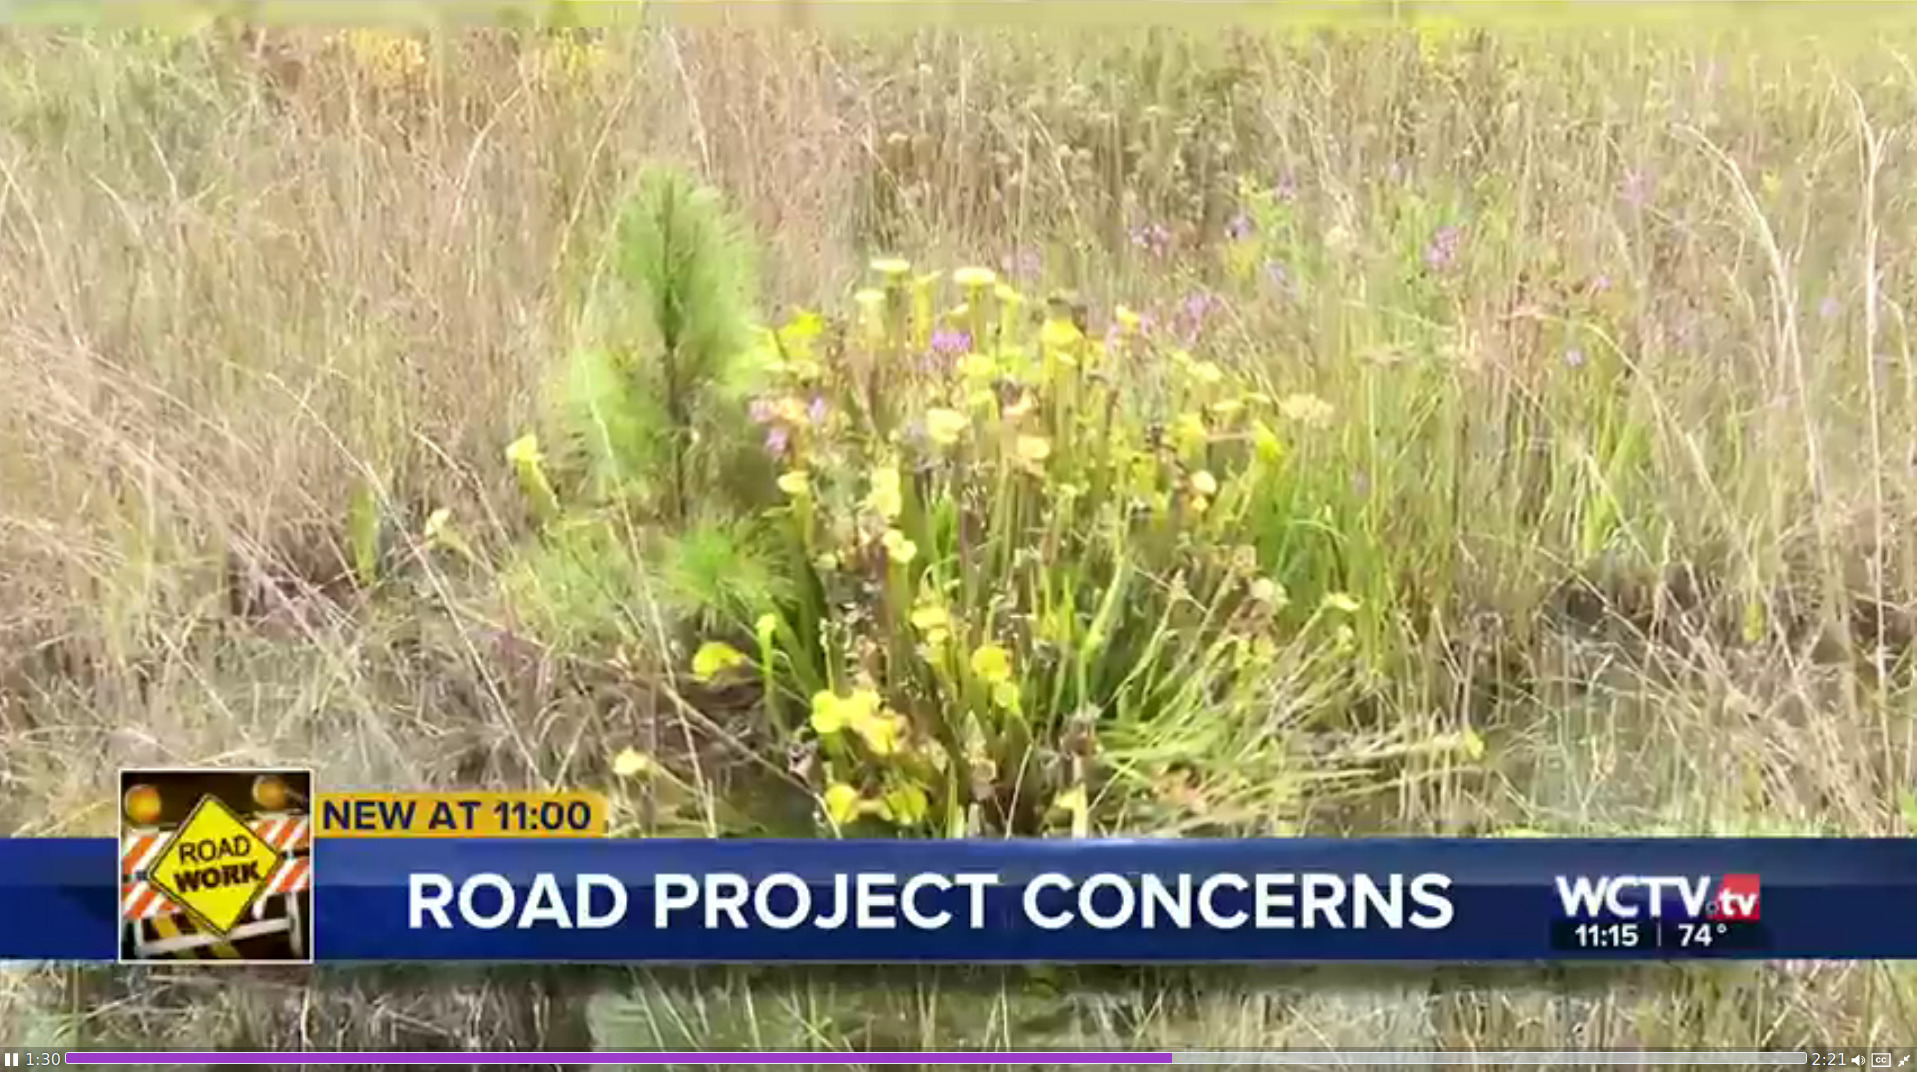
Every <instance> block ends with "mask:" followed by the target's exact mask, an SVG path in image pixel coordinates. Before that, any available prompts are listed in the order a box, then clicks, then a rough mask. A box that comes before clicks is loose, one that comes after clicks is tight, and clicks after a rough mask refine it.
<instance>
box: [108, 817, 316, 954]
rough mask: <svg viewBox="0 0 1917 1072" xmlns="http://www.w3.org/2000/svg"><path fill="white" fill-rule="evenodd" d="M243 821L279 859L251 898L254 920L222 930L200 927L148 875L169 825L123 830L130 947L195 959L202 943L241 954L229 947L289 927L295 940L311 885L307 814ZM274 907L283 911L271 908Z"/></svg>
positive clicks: (123, 896) (124, 908) (124, 909)
mask: <svg viewBox="0 0 1917 1072" xmlns="http://www.w3.org/2000/svg"><path fill="white" fill-rule="evenodd" d="M247 825H248V826H249V827H250V828H251V829H252V831H253V833H255V834H257V835H259V837H260V839H261V840H263V841H265V842H266V843H267V844H268V845H271V846H272V847H273V848H274V849H275V850H277V851H278V852H279V854H280V863H279V866H278V867H277V868H275V869H274V871H273V874H272V876H271V878H270V879H268V881H267V884H266V888H265V889H263V890H261V891H260V893H259V895H258V896H257V897H256V898H255V899H254V901H253V907H252V910H251V912H250V914H251V915H252V917H253V919H252V921H251V922H248V923H242V924H240V925H239V926H237V927H234V928H233V930H232V931H230V932H229V933H227V934H225V935H219V934H212V933H208V932H207V931H205V930H203V929H201V927H200V925H199V923H198V922H197V921H195V920H194V919H193V916H192V914H191V913H189V912H187V911H186V909H184V908H182V907H180V906H179V905H177V904H174V903H173V902H172V901H171V900H169V899H168V898H167V896H166V895H165V894H163V893H161V892H160V891H159V889H157V888H156V887H154V886H153V885H152V883H150V882H148V881H147V872H148V869H149V868H151V867H152V865H153V862H154V861H155V860H157V859H158V858H159V856H160V851H161V849H163V848H165V846H166V843H167V839H168V838H170V837H172V835H173V831H172V830H170V829H164V828H158V827H154V828H148V829H131V830H128V831H127V832H126V836H125V838H124V840H123V841H122V842H121V845H120V919H121V922H122V925H124V926H127V927H131V928H133V944H134V948H135V950H136V951H138V953H139V954H140V956H141V957H143V958H146V957H155V956H160V957H181V958H185V959H196V958H197V957H199V956H201V955H202V954H201V953H200V950H203V949H206V950H210V952H211V955H212V956H214V957H236V956H238V955H239V954H238V952H237V950H234V949H233V943H234V942H238V941H243V940H245V939H247V938H254V937H258V936H259V935H262V934H275V933H278V932H280V931H288V932H290V933H291V934H292V935H293V938H294V941H295V942H297V941H298V940H299V934H300V930H301V928H300V926H299V918H300V912H301V904H300V901H301V898H300V896H299V895H300V894H302V893H304V892H306V891H307V890H309V889H311V888H312V870H313V865H312V847H313V841H312V823H311V820H310V818H309V817H308V816H306V815H302V814H297V813H282V814H271V815H259V816H256V817H254V818H253V819H252V820H251V821H250V822H249V823H248V824H247ZM276 901H277V902H278V903H277V904H276V903H275V902H276ZM275 907H278V908H282V909H283V911H280V912H276V913H274V912H272V909H273V908H275ZM269 913H272V918H270V919H269V918H267V917H268V914H269Z"/></svg>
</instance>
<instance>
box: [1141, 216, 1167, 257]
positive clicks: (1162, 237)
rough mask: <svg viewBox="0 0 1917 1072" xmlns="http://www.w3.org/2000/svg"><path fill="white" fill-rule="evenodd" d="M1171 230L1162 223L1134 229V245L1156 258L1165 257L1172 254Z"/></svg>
mask: <svg viewBox="0 0 1917 1072" xmlns="http://www.w3.org/2000/svg"><path fill="white" fill-rule="evenodd" d="M1171 240H1172V235H1171V228H1169V227H1166V226H1165V225H1164V224H1162V223H1153V224H1147V225H1145V226H1143V227H1134V228H1132V245H1134V246H1137V247H1138V248H1140V249H1142V250H1144V251H1145V252H1147V253H1150V254H1151V255H1152V256H1154V257H1163V256H1165V255H1166V254H1167V253H1170V252H1171Z"/></svg>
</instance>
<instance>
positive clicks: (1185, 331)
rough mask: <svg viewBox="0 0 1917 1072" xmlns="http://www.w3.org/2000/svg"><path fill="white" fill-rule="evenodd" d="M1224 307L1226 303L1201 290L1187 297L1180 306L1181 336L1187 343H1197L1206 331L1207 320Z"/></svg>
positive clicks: (1179, 322) (1179, 323) (1216, 296)
mask: <svg viewBox="0 0 1917 1072" xmlns="http://www.w3.org/2000/svg"><path fill="white" fill-rule="evenodd" d="M1223 306H1224V301H1223V300H1222V299H1221V298H1219V297H1218V295H1216V294H1212V293H1210V292H1208V291H1202V290H1201V291H1197V292H1195V293H1193V294H1191V295H1189V296H1187V297H1186V298H1185V300H1184V301H1183V302H1180V303H1179V306H1178V326H1179V331H1180V334H1182V335H1183V336H1184V337H1185V340H1186V341H1187V342H1192V341H1195V340H1196V339H1197V338H1198V336H1199V335H1200V334H1201V333H1202V332H1203V331H1204V329H1205V321H1206V319H1207V318H1209V317H1210V316H1211V314H1212V313H1213V312H1214V311H1216V310H1218V309H1220V308H1222V307H1223Z"/></svg>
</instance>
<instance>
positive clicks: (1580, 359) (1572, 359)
mask: <svg viewBox="0 0 1917 1072" xmlns="http://www.w3.org/2000/svg"><path fill="white" fill-rule="evenodd" d="M1564 363H1565V364H1566V365H1569V366H1570V367H1572V368H1583V367H1584V351H1583V350H1581V349H1579V348H1578V347H1575V346H1573V347H1571V348H1570V349H1569V350H1566V351H1564Z"/></svg>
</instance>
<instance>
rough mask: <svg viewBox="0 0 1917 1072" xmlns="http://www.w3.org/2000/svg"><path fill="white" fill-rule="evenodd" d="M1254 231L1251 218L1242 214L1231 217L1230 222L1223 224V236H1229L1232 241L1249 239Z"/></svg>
mask: <svg viewBox="0 0 1917 1072" xmlns="http://www.w3.org/2000/svg"><path fill="white" fill-rule="evenodd" d="M1255 230H1257V226H1256V225H1255V224H1253V223H1252V222H1251V217H1250V216H1247V215H1245V214H1244V213H1242V212H1240V213H1239V214H1238V215H1236V216H1233V217H1232V218H1231V222H1229V223H1227V224H1225V234H1226V235H1228V236H1230V237H1231V239H1232V240H1233V241H1243V240H1244V239H1247V238H1250V237H1251V233H1252V232H1253V231H1255Z"/></svg>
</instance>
